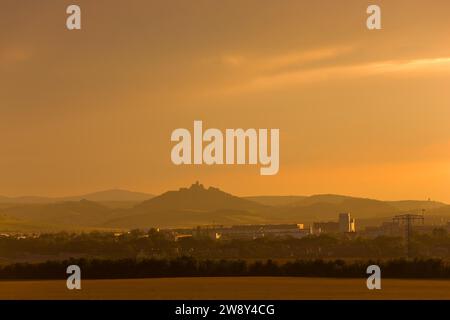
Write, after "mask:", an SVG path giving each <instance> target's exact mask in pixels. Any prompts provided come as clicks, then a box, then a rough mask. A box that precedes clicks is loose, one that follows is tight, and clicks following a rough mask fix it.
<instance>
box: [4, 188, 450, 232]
mask: <svg viewBox="0 0 450 320" xmlns="http://www.w3.org/2000/svg"><path fill="white" fill-rule="evenodd" d="M80 198H83V199H81V200H80ZM84 198H87V199H84ZM61 199H62V198H61ZM64 199H66V200H65V201H59V202H51V203H28V204H27V203H25V204H18V205H13V204H1V203H0V214H2V215H4V216H5V217H8V219H9V220H8V221H12V222H14V221H15V222H17V224H18V225H20V223H28V224H37V225H52V226H55V225H56V226H59V227H60V228H67V229H69V228H73V227H82V228H99V229H103V228H120V229H132V228H150V227H192V226H197V225H205V224H213V223H214V224H224V225H232V224H254V223H257V224H262V223H306V224H310V223H312V222H315V221H336V220H337V216H338V214H339V213H342V212H349V213H351V214H352V216H353V217H355V218H356V221H357V224H358V220H359V221H361V222H363V221H365V223H367V224H370V223H371V221H374V222H375V221H381V220H386V219H387V220H389V219H391V218H392V216H394V215H396V214H399V213H403V212H420V211H421V209H426V214H427V215H428V216H429V217H431V216H433V217H434V218H433V219H435V217H438V218H439V217H444V219H446V218H445V217H450V206H449V205H446V204H444V203H440V202H434V201H416V200H405V201H380V200H375V199H366V198H357V197H350V196H343V195H335V194H321V195H313V196H279V197H278V196H261V197H258V196H255V197H237V196H234V195H232V194H229V193H226V192H223V191H221V190H220V189H218V188H214V187H209V188H205V187H204V186H203V185H201V184H199V183H195V184H193V185H191V186H190V187H189V188H180V189H178V190H175V191H168V192H165V193H163V194H161V195H159V196H156V197H151V196H150V195H148V194H145V193H132V192H129V191H124V190H109V191H103V192H97V193H92V194H88V195H85V196H80V197H69V198H64ZM118 199H119V200H118ZM139 199H141V200H139ZM142 199H144V200H142ZM108 200H109V201H116V202H120V201H122V202H126V201H128V202H129V203H130V204H129V205H128V202H127V205H126V206H115V207H113V206H108V205H106V202H107V201H108ZM104 204H105V205H104ZM380 219H381V220H380ZM19 222H20V223H19Z"/></svg>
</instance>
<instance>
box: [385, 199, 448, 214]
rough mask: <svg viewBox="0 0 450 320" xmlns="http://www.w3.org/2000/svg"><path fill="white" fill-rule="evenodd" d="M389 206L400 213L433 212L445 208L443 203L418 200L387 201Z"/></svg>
mask: <svg viewBox="0 0 450 320" xmlns="http://www.w3.org/2000/svg"><path fill="white" fill-rule="evenodd" d="M387 203H389V204H390V205H392V206H394V207H396V208H397V209H398V210H401V211H409V210H417V211H421V210H422V209H424V210H433V209H438V208H441V207H445V206H447V205H446V204H445V203H442V202H437V201H430V200H428V201H419V200H402V201H387Z"/></svg>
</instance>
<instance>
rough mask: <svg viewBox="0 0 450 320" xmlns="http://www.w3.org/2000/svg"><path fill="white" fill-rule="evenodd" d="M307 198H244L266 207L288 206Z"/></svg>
mask: <svg viewBox="0 0 450 320" xmlns="http://www.w3.org/2000/svg"><path fill="white" fill-rule="evenodd" d="M304 198H306V197H305V196H250V197H244V199H247V200H250V201H254V202H258V203H260V204H263V205H265V206H287V205H291V204H294V203H296V202H298V201H300V200H302V199H304Z"/></svg>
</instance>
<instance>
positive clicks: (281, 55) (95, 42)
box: [0, 0, 450, 202]
mask: <svg viewBox="0 0 450 320" xmlns="http://www.w3.org/2000/svg"><path fill="white" fill-rule="evenodd" d="M374 3H375V4H379V5H380V6H381V9H382V27H383V29H382V30H379V31H368V30H367V29H366V27H365V21H366V18H367V14H366V8H367V6H368V5H369V4H374ZM69 4H78V5H80V7H81V10H82V30H81V31H68V30H67V29H66V27H65V20H66V17H67V15H66V13H65V10H66V7H67V6H68V5H69ZM1 7H2V9H1V10H0V146H1V149H0V150H1V153H0V194H1V195H7V196H14V195H25V194H26V195H29V194H34V195H47V196H62V195H71V194H79V193H86V192H91V191H97V190H101V189H109V188H116V187H117V188H125V189H131V190H138V191H144V192H150V193H160V192H162V191H165V190H167V189H174V188H177V187H179V186H185V185H188V184H190V183H192V182H193V181H195V180H200V181H201V182H203V183H204V184H206V185H215V186H218V187H220V188H222V189H224V190H226V191H229V192H231V193H234V194H238V195H254V194H302V195H308V194H315V193H339V194H348V195H355V196H365V197H372V198H379V199H413V198H414V199H427V198H429V197H430V198H432V199H436V200H441V201H447V202H450V191H449V190H450V86H449V85H450V19H449V13H450V2H449V1H448V0H434V1H432V2H430V1H425V0H408V1H402V0H396V1H370V2H369V1H361V0H358V1H357V0H355V1H345V2H343V1H334V0H333V1H332V0H327V1H300V0H292V1H288V0H279V1H272V0H270V1H269V0H227V1H206V0H196V1H183V0H179V1H163V0H161V1H147V0H132V1H124V0H120V1H118V0H96V1H86V0H84V1H81V0H77V1H62V0H61V1H59V0H58V1H57V0H40V1H16V0H2V4H1ZM193 120H203V125H204V127H213V128H220V129H223V130H224V129H225V128H238V127H242V128H279V129H280V171H279V173H278V174H277V175H275V176H261V175H260V174H259V166H211V167H208V166H175V165H173V164H172V162H171V160H170V151H171V148H172V146H173V143H171V141H170V134H171V132H172V130H174V129H176V128H181V127H186V128H189V129H191V128H192V125H193Z"/></svg>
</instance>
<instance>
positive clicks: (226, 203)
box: [105, 183, 269, 228]
mask: <svg viewBox="0 0 450 320" xmlns="http://www.w3.org/2000/svg"><path fill="white" fill-rule="evenodd" d="M268 209H269V208H268V207H267V206H264V205H262V204H259V203H256V202H254V201H250V200H247V199H243V198H239V197H236V196H233V195H231V194H229V193H226V192H223V191H221V190H219V189H217V188H214V187H209V188H207V189H206V188H205V187H204V186H203V185H202V184H199V183H196V184H193V185H191V187H189V188H181V189H179V190H177V191H168V192H165V193H163V194H161V195H160V196H157V197H154V198H152V199H150V200H147V201H144V202H142V203H141V204H139V205H137V206H135V207H134V208H132V209H129V210H124V211H122V213H121V217H117V218H114V219H112V220H110V221H108V222H106V223H105V226H108V227H119V226H124V225H126V226H128V227H130V228H137V227H141V226H146V227H150V226H182V225H185V226H187V225H196V224H212V223H221V224H233V223H234V224H236V223H252V222H255V221H264V218H262V217H261V213H262V212H265V211H267V210H268Z"/></svg>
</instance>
